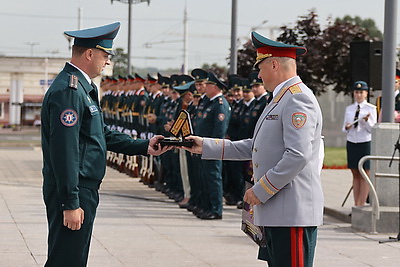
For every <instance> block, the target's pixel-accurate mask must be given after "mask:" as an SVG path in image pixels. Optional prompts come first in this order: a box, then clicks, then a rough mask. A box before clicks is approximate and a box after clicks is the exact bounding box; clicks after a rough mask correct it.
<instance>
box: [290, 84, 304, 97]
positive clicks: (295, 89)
mask: <svg viewBox="0 0 400 267" xmlns="http://www.w3.org/2000/svg"><path fill="white" fill-rule="evenodd" d="M289 91H290V92H291V93H292V95H294V94H298V93H301V92H302V91H301V88H300V86H299V85H298V84H294V85H292V86H290V87H289Z"/></svg>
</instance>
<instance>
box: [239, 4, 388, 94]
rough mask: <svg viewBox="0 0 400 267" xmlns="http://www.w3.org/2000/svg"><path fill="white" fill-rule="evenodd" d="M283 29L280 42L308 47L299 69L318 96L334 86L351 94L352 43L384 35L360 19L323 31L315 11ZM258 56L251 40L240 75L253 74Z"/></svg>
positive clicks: (242, 57)
mask: <svg viewBox="0 0 400 267" xmlns="http://www.w3.org/2000/svg"><path fill="white" fill-rule="evenodd" d="M281 30H282V33H281V34H280V35H279V37H278V38H277V40H278V41H280V42H284V43H287V44H293V45H298V46H305V47H306V48H307V50H308V52H307V54H305V55H304V56H299V57H298V58H297V66H298V68H297V70H298V73H299V76H300V77H301V78H302V80H303V81H304V82H305V83H306V84H307V85H308V86H309V87H310V88H312V90H313V91H314V93H315V94H317V95H319V94H321V93H323V92H325V91H326V87H327V86H328V85H330V86H332V85H333V86H334V90H335V91H336V92H338V93H339V92H344V93H345V94H348V93H350V91H349V87H350V86H349V84H350V78H351V77H350V57H349V54H350V42H352V41H355V40H360V41H368V40H379V38H380V37H379V36H381V33H380V31H379V30H378V29H377V28H376V25H375V22H374V21H373V20H372V19H365V20H362V19H361V18H359V17H355V18H351V17H349V16H346V17H344V18H343V19H336V20H335V22H329V23H328V26H327V27H326V28H325V29H321V26H320V25H319V23H318V15H317V14H316V12H315V11H314V10H311V11H310V13H309V14H308V15H305V16H301V17H299V20H298V21H297V24H296V25H295V26H294V27H289V26H283V27H281ZM255 57H256V51H255V48H254V46H253V45H252V43H251V40H248V41H247V42H246V43H245V44H244V45H243V48H242V49H239V50H238V71H237V73H238V74H239V75H240V76H243V77H246V76H247V75H248V73H250V72H251V70H252V68H253V64H254V60H255Z"/></svg>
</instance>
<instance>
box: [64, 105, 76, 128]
mask: <svg viewBox="0 0 400 267" xmlns="http://www.w3.org/2000/svg"><path fill="white" fill-rule="evenodd" d="M60 120H61V123H62V124H63V125H64V126H67V127H71V126H74V125H75V124H76V123H77V122H78V114H77V113H76V111H75V110H73V109H66V110H64V111H63V112H62V113H61V115H60Z"/></svg>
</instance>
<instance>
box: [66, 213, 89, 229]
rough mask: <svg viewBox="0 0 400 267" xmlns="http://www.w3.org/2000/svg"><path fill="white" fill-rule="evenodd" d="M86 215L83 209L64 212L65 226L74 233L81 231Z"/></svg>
mask: <svg viewBox="0 0 400 267" xmlns="http://www.w3.org/2000/svg"><path fill="white" fill-rule="evenodd" d="M84 214H85V212H84V211H83V209H81V208H78V209H75V210H64V211H63V216H64V226H66V227H68V228H69V229H70V230H73V231H76V230H79V229H81V225H82V224H83V220H84V217H85V216H84Z"/></svg>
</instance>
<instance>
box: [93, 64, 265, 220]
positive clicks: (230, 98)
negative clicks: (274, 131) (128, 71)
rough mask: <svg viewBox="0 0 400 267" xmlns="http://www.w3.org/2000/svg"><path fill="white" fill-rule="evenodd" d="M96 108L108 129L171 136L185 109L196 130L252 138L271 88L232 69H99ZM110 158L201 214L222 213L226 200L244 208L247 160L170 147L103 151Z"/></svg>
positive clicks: (146, 136)
mask: <svg viewBox="0 0 400 267" xmlns="http://www.w3.org/2000/svg"><path fill="white" fill-rule="evenodd" d="M101 89H102V91H103V96H102V98H101V108H102V110H103V113H104V119H105V123H106V125H107V127H108V128H109V129H110V130H117V131H119V132H122V133H125V134H127V135H129V136H131V137H132V138H133V139H136V138H140V139H150V138H151V137H153V136H154V135H163V136H165V137H170V136H171V133H170V132H169V130H170V128H171V125H172V124H173V122H174V120H175V119H176V117H177V115H178V113H179V112H180V111H181V110H186V111H187V112H188V113H189V115H190V119H191V122H192V126H193V131H194V135H199V136H203V137H211V138H229V139H231V140H233V141H235V140H240V139H246V138H251V137H252V135H253V131H254V128H255V125H256V122H257V120H258V118H259V117H260V115H261V113H262V111H263V109H264V107H265V106H266V104H267V102H268V98H269V94H268V93H267V91H266V90H265V89H264V86H263V83H262V81H261V80H260V79H259V78H258V73H257V72H253V73H251V74H250V76H249V77H239V76H237V75H230V76H229V77H228V81H226V82H225V81H222V80H221V79H219V78H218V77H217V76H216V75H215V74H214V73H212V72H208V71H206V70H203V69H200V68H196V69H193V70H192V72H191V75H177V74H174V75H170V76H169V77H167V76H164V75H162V74H160V73H158V74H157V76H155V75H150V74H147V76H143V75H142V76H141V75H139V74H138V73H135V74H134V75H128V76H126V77H122V76H118V77H103V79H102V81H101ZM107 162H108V165H109V166H111V167H113V168H115V169H117V170H118V171H120V172H123V173H126V174H127V175H129V176H131V177H140V181H141V182H143V183H144V184H146V185H148V186H149V187H152V188H153V187H154V188H155V190H157V191H162V192H163V193H165V194H166V195H167V196H168V197H169V198H170V199H174V200H175V202H177V203H178V205H179V207H180V208H186V209H187V210H188V211H189V212H192V213H193V214H194V215H195V216H197V217H198V218H200V219H203V220H213V219H222V206H223V199H225V204H226V205H235V206H237V207H238V208H242V205H243V201H242V200H243V194H244V184H245V181H249V182H251V181H250V180H251V177H252V165H251V162H250V161H222V160H202V159H201V155H197V154H192V153H189V152H188V151H184V150H183V149H173V150H169V151H167V152H166V153H164V154H162V155H160V156H151V155H150V156H141V155H133V156H129V155H124V154H123V153H115V152H110V151H109V152H107Z"/></svg>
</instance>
